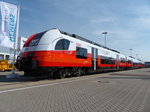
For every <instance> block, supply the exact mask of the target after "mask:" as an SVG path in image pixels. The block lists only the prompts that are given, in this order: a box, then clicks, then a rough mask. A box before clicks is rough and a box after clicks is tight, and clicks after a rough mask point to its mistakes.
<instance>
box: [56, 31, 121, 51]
mask: <svg viewBox="0 0 150 112" xmlns="http://www.w3.org/2000/svg"><path fill="white" fill-rule="evenodd" d="M59 31H60V33H62V34H64V35H68V36H71V37H73V38H76V39H79V40H82V41H85V42H88V43H90V44H94V45H96V46H99V47H102V48H105V49H108V50H111V51H113V52H116V53H120V52H119V51H116V50H114V49H110V48H108V47H104V46H102V45H100V44H98V43H96V42H93V41H91V40H88V39H86V38H83V37H81V36H78V35H76V34H70V33H67V32H64V31H62V30H59Z"/></svg>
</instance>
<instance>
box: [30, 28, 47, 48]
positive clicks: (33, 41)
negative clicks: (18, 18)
mask: <svg viewBox="0 0 150 112" xmlns="http://www.w3.org/2000/svg"><path fill="white" fill-rule="evenodd" d="M45 33H46V31H45V32H41V33H38V34H37V35H36V36H35V37H34V38H33V39H32V40H31V42H30V44H29V46H30V47H31V46H37V45H38V43H39V41H40V39H41V38H42V36H43V35H44V34H45Z"/></svg>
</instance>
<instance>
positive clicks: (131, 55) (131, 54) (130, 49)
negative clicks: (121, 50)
mask: <svg viewBox="0 0 150 112" xmlns="http://www.w3.org/2000/svg"><path fill="white" fill-rule="evenodd" d="M129 50H130V53H131V54H130V56H131V57H132V49H129Z"/></svg>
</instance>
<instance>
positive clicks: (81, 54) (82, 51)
mask: <svg viewBox="0 0 150 112" xmlns="http://www.w3.org/2000/svg"><path fill="white" fill-rule="evenodd" d="M87 55H88V52H87V49H86V48H82V47H76V58H79V59H87V58H88V56H87Z"/></svg>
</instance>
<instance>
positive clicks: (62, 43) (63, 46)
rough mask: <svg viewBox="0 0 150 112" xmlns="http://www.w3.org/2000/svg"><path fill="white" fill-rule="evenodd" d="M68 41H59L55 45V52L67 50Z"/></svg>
mask: <svg viewBox="0 0 150 112" xmlns="http://www.w3.org/2000/svg"><path fill="white" fill-rule="evenodd" d="M69 45H70V41H69V40H66V39H61V40H59V41H58V42H57V43H56V46H55V50H68V49H69Z"/></svg>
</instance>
